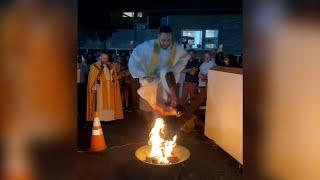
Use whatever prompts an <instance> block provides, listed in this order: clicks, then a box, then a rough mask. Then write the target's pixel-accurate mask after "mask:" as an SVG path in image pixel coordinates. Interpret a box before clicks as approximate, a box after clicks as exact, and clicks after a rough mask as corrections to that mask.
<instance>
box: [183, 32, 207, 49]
mask: <svg viewBox="0 0 320 180" xmlns="http://www.w3.org/2000/svg"><path fill="white" fill-rule="evenodd" d="M182 36H183V37H184V38H185V39H186V41H185V43H186V44H185V45H186V47H187V48H193V49H199V48H202V30H182Z"/></svg>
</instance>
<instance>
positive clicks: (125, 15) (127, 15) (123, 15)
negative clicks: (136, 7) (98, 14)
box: [122, 12, 134, 17]
mask: <svg viewBox="0 0 320 180" xmlns="http://www.w3.org/2000/svg"><path fill="white" fill-rule="evenodd" d="M133 15H134V12H123V13H122V17H133Z"/></svg>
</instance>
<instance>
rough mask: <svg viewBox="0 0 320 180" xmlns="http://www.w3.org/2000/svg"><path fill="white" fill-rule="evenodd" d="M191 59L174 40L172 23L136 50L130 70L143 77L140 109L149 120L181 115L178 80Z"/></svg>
mask: <svg viewBox="0 0 320 180" xmlns="http://www.w3.org/2000/svg"><path fill="white" fill-rule="evenodd" d="M189 59H190V56H189V55H188V53H187V52H186V51H185V50H184V49H183V48H182V47H180V46H178V45H177V44H176V43H174V42H173V41H172V30H171V28H170V27H169V26H161V27H160V29H159V34H158V38H157V39H154V40H149V41H145V42H144V43H142V44H140V45H138V46H137V47H136V48H135V49H134V51H133V52H132V54H131V57H130V59H129V71H130V73H131V75H132V77H133V78H139V82H140V88H139V89H138V94H139V96H140V97H141V98H140V110H142V111H143V112H144V113H145V117H147V118H148V119H149V120H151V119H155V118H156V117H160V116H178V115H179V112H178V110H177V107H178V98H177V95H176V83H177V82H178V80H179V75H180V72H181V71H182V70H183V69H184V68H185V66H186V64H187V62H188V60H189ZM146 114H149V115H150V114H151V116H149V117H148V115H146Z"/></svg>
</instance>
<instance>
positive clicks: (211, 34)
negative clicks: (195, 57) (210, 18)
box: [204, 29, 219, 49]
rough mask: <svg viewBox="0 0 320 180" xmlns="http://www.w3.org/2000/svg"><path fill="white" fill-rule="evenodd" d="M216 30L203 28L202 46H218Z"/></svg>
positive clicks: (213, 47)
mask: <svg viewBox="0 0 320 180" xmlns="http://www.w3.org/2000/svg"><path fill="white" fill-rule="evenodd" d="M218 35H219V31H218V30H213V29H207V30H205V39H204V47H205V49H216V48H218Z"/></svg>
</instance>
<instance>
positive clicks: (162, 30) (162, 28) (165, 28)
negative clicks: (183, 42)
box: [159, 25, 172, 34]
mask: <svg viewBox="0 0 320 180" xmlns="http://www.w3.org/2000/svg"><path fill="white" fill-rule="evenodd" d="M161 33H172V29H171V27H170V26H168V25H162V26H160V28H159V34H161Z"/></svg>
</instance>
